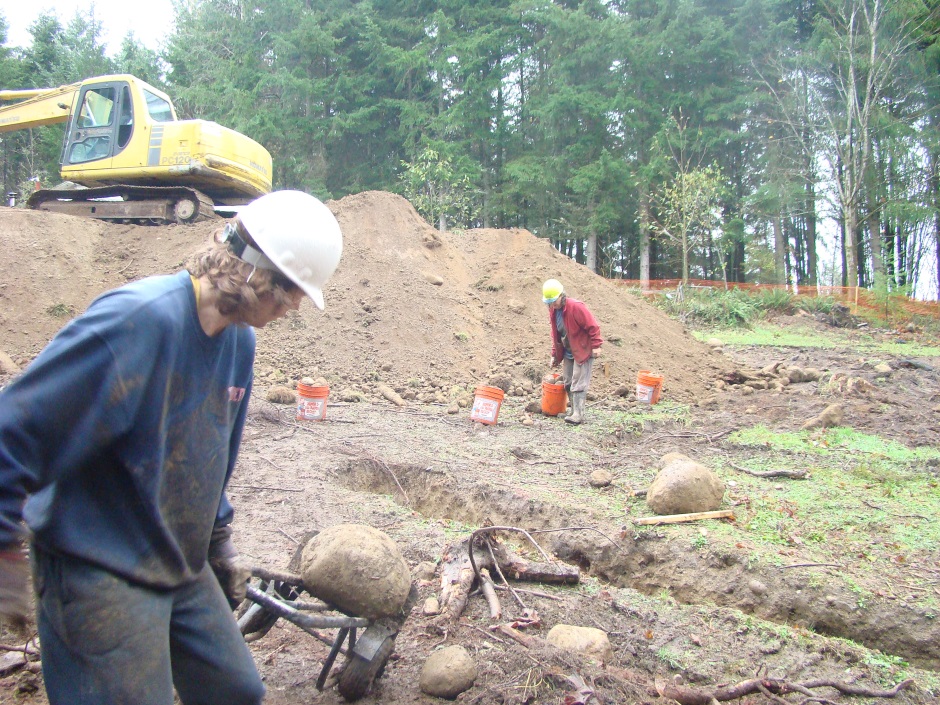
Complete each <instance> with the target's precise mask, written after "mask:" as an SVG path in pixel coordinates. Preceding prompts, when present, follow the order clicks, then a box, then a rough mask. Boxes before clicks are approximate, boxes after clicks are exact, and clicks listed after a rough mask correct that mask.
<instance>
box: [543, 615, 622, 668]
mask: <svg viewBox="0 0 940 705" xmlns="http://www.w3.org/2000/svg"><path fill="white" fill-rule="evenodd" d="M545 640H546V641H547V642H548V643H549V644H552V645H553V646H557V647H558V648H559V649H564V650H565V651H572V652H574V653H577V654H581V655H582V656H585V657H587V658H589V659H592V660H594V661H598V662H601V663H610V662H611V661H612V660H613V658H614V650H613V648H612V647H611V646H610V640H609V639H608V638H607V633H606V632H603V631H601V630H600V629H595V628H594V627H575V626H572V625H570V624H556V625H555V626H554V627H552V628H551V629H550V630H549V632H548V636H546V637H545Z"/></svg>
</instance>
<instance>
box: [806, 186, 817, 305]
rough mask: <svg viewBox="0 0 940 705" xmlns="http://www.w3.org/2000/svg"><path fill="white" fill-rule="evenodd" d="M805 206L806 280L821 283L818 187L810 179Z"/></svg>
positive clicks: (814, 284) (808, 282)
mask: <svg viewBox="0 0 940 705" xmlns="http://www.w3.org/2000/svg"><path fill="white" fill-rule="evenodd" d="M803 208H804V212H805V215H804V216H803V217H804V218H806V256H807V261H806V280H807V284H810V285H811V286H816V284H818V283H819V265H818V264H817V259H816V187H815V186H814V184H813V182H812V181H811V180H810V179H807V181H806V189H805V191H804V199H803Z"/></svg>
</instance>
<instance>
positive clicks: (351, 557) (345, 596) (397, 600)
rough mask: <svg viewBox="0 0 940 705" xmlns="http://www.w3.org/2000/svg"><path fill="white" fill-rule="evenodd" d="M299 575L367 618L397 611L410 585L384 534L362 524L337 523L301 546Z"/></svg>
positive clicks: (405, 566) (332, 599)
mask: <svg viewBox="0 0 940 705" xmlns="http://www.w3.org/2000/svg"><path fill="white" fill-rule="evenodd" d="M300 565H301V571H300V574H301V577H302V578H303V581H304V587H306V588H307V589H308V590H309V591H310V592H311V593H312V594H313V595H315V596H317V597H319V598H320V599H321V600H323V601H324V602H328V603H330V604H332V605H336V606H337V607H338V608H339V609H341V610H342V611H343V612H346V613H347V614H350V615H354V616H356V617H365V618H367V619H379V618H381V617H391V616H394V615H397V614H398V613H399V612H400V610H401V608H402V607H403V606H404V604H405V601H406V600H407V599H408V593H409V591H410V590H411V572H410V571H409V570H408V564H407V563H405V559H404V558H402V555H401V553H400V552H399V550H398V546H396V545H395V542H394V541H392V539H391V538H389V537H388V535H386V534H384V533H382V532H381V531H379V530H378V529H373V528H372V527H371V526H364V525H362V524H338V525H336V526H331V527H330V528H328V529H325V530H323V531H321V532H320V533H319V534H317V535H316V536H314V537H313V538H312V539H310V541H308V542H307V545H306V546H304V549H303V553H302V554H301V562H300Z"/></svg>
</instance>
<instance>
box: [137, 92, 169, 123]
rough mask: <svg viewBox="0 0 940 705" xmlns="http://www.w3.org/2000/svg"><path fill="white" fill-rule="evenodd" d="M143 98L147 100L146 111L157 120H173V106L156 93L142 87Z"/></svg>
mask: <svg viewBox="0 0 940 705" xmlns="http://www.w3.org/2000/svg"><path fill="white" fill-rule="evenodd" d="M144 98H145V99H146V100H147V112H148V113H149V114H150V117H152V118H153V119H154V120H156V121H157V122H173V120H174V119H175V118H174V117H173V106H172V105H170V104H169V103H168V102H167V101H165V100H164V99H163V98H161V97H160V96H158V95H155V94H153V93H151V92H150V91H148V90H147V89H146V88H145V89H144Z"/></svg>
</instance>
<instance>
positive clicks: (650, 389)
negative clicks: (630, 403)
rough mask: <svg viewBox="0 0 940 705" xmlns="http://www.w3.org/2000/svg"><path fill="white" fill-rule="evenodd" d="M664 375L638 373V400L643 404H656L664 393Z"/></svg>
mask: <svg viewBox="0 0 940 705" xmlns="http://www.w3.org/2000/svg"><path fill="white" fill-rule="evenodd" d="M664 379H665V377H663V375H658V374H655V373H653V372H651V371H650V370H640V371H639V372H637V373H636V400H637V401H638V402H640V403H642V404H656V403H657V402H658V401H659V395H660V394H662V391H663V380H664Z"/></svg>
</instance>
